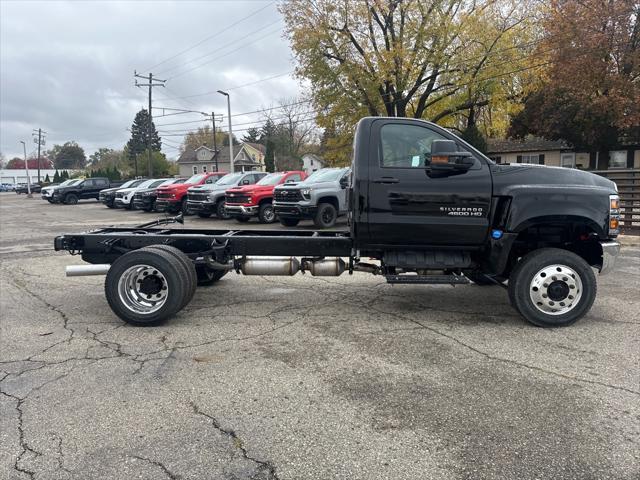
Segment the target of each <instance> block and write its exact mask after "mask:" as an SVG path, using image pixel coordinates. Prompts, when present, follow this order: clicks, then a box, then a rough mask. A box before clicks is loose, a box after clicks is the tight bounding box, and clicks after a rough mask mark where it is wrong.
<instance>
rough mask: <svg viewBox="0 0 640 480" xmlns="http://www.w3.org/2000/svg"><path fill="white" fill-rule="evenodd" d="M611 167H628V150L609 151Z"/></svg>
mask: <svg viewBox="0 0 640 480" xmlns="http://www.w3.org/2000/svg"><path fill="white" fill-rule="evenodd" d="M609 168H627V151H626V150H616V151H613V152H609Z"/></svg>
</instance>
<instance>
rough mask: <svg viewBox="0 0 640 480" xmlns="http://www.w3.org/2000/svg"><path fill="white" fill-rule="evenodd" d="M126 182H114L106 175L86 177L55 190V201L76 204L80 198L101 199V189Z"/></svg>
mask: <svg viewBox="0 0 640 480" xmlns="http://www.w3.org/2000/svg"><path fill="white" fill-rule="evenodd" d="M123 183H124V181H122V182H112V181H110V180H109V179H108V178H106V177H93V178H86V179H84V180H82V181H81V182H78V183H74V184H73V185H67V186H60V188H56V189H55V190H54V191H53V195H52V201H53V203H65V204H67V205H75V204H76V203H78V200H85V199H89V198H93V199H95V200H99V199H100V191H101V190H104V189H107V188H114V187H119V186H121V185H122V184H123Z"/></svg>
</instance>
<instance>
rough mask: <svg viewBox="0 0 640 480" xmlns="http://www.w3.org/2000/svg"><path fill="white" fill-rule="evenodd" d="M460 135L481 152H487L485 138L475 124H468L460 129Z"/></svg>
mask: <svg viewBox="0 0 640 480" xmlns="http://www.w3.org/2000/svg"><path fill="white" fill-rule="evenodd" d="M461 137H462V138H463V139H464V140H466V141H467V142H468V143H470V144H471V145H473V146H474V147H476V148H477V149H478V150H480V151H481V152H482V153H487V140H486V139H485V138H484V135H482V132H481V131H480V130H479V129H478V127H477V126H475V125H470V126H468V127H467V128H465V129H464V130H463V131H462V135H461Z"/></svg>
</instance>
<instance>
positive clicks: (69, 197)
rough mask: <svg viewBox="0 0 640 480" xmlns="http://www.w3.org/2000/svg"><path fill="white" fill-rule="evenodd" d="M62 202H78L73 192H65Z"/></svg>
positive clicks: (71, 203)
mask: <svg viewBox="0 0 640 480" xmlns="http://www.w3.org/2000/svg"><path fill="white" fill-rule="evenodd" d="M64 203H66V204H67V205H75V204H77V203H78V196H77V195H76V194H75V193H67V195H66V196H65V197H64Z"/></svg>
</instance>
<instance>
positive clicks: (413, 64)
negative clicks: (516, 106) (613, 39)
mask: <svg viewBox="0 0 640 480" xmlns="http://www.w3.org/2000/svg"><path fill="white" fill-rule="evenodd" d="M531 3H533V2H528V1H524V2H520V1H516V0H479V1H474V2H468V1H464V0H430V1H424V0H405V1H400V0H386V1H383V0H362V1H357V2H352V1H340V2H336V1H335V0H304V1H298V0H288V1H285V2H283V3H282V4H281V5H280V10H281V12H282V13H283V15H284V18H285V22H286V32H287V35H288V37H289V40H290V43H291V46H292V49H293V52H294V55H295V58H296V60H297V62H298V66H297V68H296V73H297V75H298V76H299V77H300V78H302V79H305V80H308V81H309V82H310V84H311V87H312V88H311V89H310V90H311V95H312V104H313V107H314V109H315V110H316V111H318V112H319V113H318V123H319V124H320V125H321V126H322V127H323V128H330V129H332V130H333V131H334V132H335V135H336V139H335V142H334V143H335V145H332V149H333V150H332V151H333V152H334V153H335V154H336V155H339V156H342V157H343V158H344V149H345V147H346V146H350V143H351V142H350V137H351V135H352V132H353V126H354V124H355V123H356V122H357V120H358V119H359V118H360V117H363V116H367V115H373V116H379V115H387V116H401V117H404V116H408V117H414V118H423V119H428V120H431V121H434V122H438V123H441V124H443V125H445V126H450V127H454V128H457V129H459V130H463V129H464V128H467V127H469V126H471V125H476V124H477V123H478V122H479V121H486V120H487V115H486V111H487V110H490V109H493V111H494V112H495V115H494V116H497V115H498V114H500V115H501V116H502V118H503V120H502V127H503V128H506V126H507V121H506V119H507V118H508V117H507V112H508V109H506V108H504V107H501V108H495V106H496V104H498V103H504V102H508V101H511V100H512V99H513V98H517V97H518V96H519V95H521V93H522V90H523V89H524V88H525V86H526V85H527V84H528V82H527V81H526V78H527V75H530V70H531V69H532V68H533V67H534V66H535V65H536V63H535V60H536V59H535V58H532V57H531V56H530V55H528V53H530V52H531V51H532V50H533V48H532V46H531V45H532V40H533V37H534V34H535V29H533V28H531V25H532V22H533V21H534V18H533V16H532V9H531V5H530V4H531ZM491 120H492V121H497V120H498V119H497V118H492V119H491ZM497 123H500V122H499V121H498V122H497ZM486 128H487V127H485V129H486ZM347 149H348V147H347ZM339 150H342V152H340V151H339Z"/></svg>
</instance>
